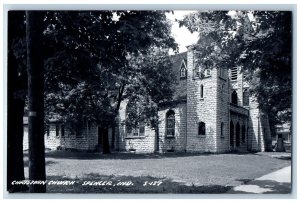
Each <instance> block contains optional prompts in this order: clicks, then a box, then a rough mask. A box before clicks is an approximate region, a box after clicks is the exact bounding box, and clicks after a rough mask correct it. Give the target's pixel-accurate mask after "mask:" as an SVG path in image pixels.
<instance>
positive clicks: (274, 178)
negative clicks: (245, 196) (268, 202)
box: [229, 166, 291, 194]
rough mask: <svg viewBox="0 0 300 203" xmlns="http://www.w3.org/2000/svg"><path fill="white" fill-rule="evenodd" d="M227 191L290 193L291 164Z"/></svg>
mask: <svg viewBox="0 0 300 203" xmlns="http://www.w3.org/2000/svg"><path fill="white" fill-rule="evenodd" d="M229 193H255V194H263V193H273V194H287V193H291V166H288V167H285V168H282V169H280V170H278V171H275V172H272V173H269V174H267V175H264V176H262V177H260V178H256V179H254V180H253V181H250V182H248V183H246V184H244V185H239V186H236V187H234V188H233V189H232V190H230V191H229Z"/></svg>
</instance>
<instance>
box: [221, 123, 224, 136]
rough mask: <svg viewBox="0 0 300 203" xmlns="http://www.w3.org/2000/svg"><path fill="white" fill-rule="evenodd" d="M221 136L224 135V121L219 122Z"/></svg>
mask: <svg viewBox="0 0 300 203" xmlns="http://www.w3.org/2000/svg"><path fill="white" fill-rule="evenodd" d="M221 137H222V138H223V137H224V123H223V122H222V123H221Z"/></svg>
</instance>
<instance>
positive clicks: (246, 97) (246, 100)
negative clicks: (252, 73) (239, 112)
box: [243, 89, 249, 106]
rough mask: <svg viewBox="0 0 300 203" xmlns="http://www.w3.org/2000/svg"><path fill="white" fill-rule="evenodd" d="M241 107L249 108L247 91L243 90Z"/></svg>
mask: <svg viewBox="0 0 300 203" xmlns="http://www.w3.org/2000/svg"><path fill="white" fill-rule="evenodd" d="M243 106H249V90H248V89H245V90H244V92H243Z"/></svg>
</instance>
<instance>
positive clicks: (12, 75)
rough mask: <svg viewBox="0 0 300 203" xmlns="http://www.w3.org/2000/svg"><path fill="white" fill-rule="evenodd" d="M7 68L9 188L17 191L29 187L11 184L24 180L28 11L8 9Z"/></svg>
mask: <svg viewBox="0 0 300 203" xmlns="http://www.w3.org/2000/svg"><path fill="white" fill-rule="evenodd" d="M8 22H9V23H8V42H7V44H8V67H7V70H8V71H7V81H8V83H7V190H8V191H9V192H18V191H22V190H26V189H27V187H24V186H21V185H12V184H11V183H12V181H19V180H24V179H25V177H24V162H23V115H24V107H25V99H26V95H27V72H26V63H25V60H26V48H25V47H26V43H25V35H26V34H25V12H24V11H9V12H8Z"/></svg>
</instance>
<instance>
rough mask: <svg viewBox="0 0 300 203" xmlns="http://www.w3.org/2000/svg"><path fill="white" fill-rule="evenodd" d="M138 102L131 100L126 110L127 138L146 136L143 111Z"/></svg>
mask: <svg viewBox="0 0 300 203" xmlns="http://www.w3.org/2000/svg"><path fill="white" fill-rule="evenodd" d="M137 102H138V101H136V100H130V101H129V102H128V104H127V108H126V137H128V138H136V137H144V136H145V123H144V119H143V115H142V109H141V107H139V106H138V105H137V104H138V103H137Z"/></svg>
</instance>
